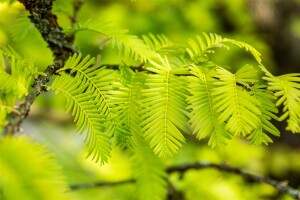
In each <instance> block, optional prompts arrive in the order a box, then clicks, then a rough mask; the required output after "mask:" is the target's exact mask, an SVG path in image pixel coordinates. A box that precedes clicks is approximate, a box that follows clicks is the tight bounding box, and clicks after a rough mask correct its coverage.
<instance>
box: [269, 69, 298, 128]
mask: <svg viewBox="0 0 300 200" xmlns="http://www.w3.org/2000/svg"><path fill="white" fill-rule="evenodd" d="M299 75H300V74H285V75H282V76H270V75H269V76H267V77H264V79H265V80H267V81H268V89H269V90H272V91H274V92H275V94H274V95H275V96H276V97H277V98H278V100H277V102H276V106H277V107H279V106H280V105H283V114H282V116H281V117H280V118H279V120H281V121H282V120H284V119H286V118H288V120H287V123H288V126H287V130H290V131H292V132H293V133H299V132H300V112H299V111H300V91H299V89H300V77H299Z"/></svg>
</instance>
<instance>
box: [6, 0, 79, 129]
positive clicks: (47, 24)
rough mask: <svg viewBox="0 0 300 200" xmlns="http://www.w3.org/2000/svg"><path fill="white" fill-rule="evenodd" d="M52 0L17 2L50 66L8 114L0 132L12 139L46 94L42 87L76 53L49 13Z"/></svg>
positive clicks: (53, 15) (44, 88)
mask: <svg viewBox="0 0 300 200" xmlns="http://www.w3.org/2000/svg"><path fill="white" fill-rule="evenodd" d="M54 1H55V0H19V2H21V3H22V4H23V5H24V6H25V8H26V10H27V11H29V13H30V15H29V18H30V20H31V22H32V23H33V24H34V25H35V27H36V28H37V29H38V30H39V32H40V33H41V35H42V37H43V39H44V40H45V41H46V42H47V44H48V47H49V48H50V49H51V51H52V53H53V56H54V62H53V64H52V65H50V66H48V67H47V69H46V70H45V71H44V73H45V74H46V75H45V76H43V75H40V76H38V77H37V78H36V79H35V81H34V83H33V84H32V87H33V89H32V91H30V93H29V94H28V95H27V96H26V98H25V101H24V102H23V103H22V104H20V105H19V106H17V108H16V111H18V112H11V113H9V114H8V116H7V119H8V124H7V125H6V127H5V128H4V131H3V134H4V135H12V134H14V133H16V132H18V131H19V129H20V128H19V127H20V125H21V124H22V122H23V121H24V119H26V117H27V116H28V114H29V111H30V107H31V105H32V103H33V102H34V101H35V99H36V98H37V97H38V96H39V95H40V94H41V93H44V92H46V91H47V90H46V83H47V82H48V81H49V79H50V77H51V76H52V75H53V74H54V73H55V72H56V70H58V69H59V68H61V67H63V65H64V63H65V62H66V61H67V59H68V58H69V56H71V55H72V54H74V53H75V52H77V50H76V48H75V46H74V45H73V43H72V42H73V40H74V39H73V37H71V38H70V37H69V36H67V35H66V34H65V33H64V32H63V29H62V28H61V27H60V25H59V24H58V22H57V17H56V15H55V14H53V13H52V6H53V2H54Z"/></svg>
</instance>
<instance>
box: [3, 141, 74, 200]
mask: <svg viewBox="0 0 300 200" xmlns="http://www.w3.org/2000/svg"><path fill="white" fill-rule="evenodd" d="M45 169H46V170H45ZM0 171H1V176H0V199H2V200H15V199H24V200H52V199H57V200H60V199H61V200H67V199H70V198H69V196H68V194H67V193H66V192H67V185H66V183H65V180H64V178H63V175H62V173H61V171H60V167H59V166H58V164H57V163H56V162H55V160H54V159H53V156H52V155H50V154H48V153H47V150H46V148H45V147H44V146H42V145H40V144H37V143H34V142H32V141H30V140H29V139H28V138H26V137H14V138H11V137H5V138H2V139H1V140H0Z"/></svg>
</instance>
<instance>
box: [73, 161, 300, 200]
mask: <svg viewBox="0 0 300 200" xmlns="http://www.w3.org/2000/svg"><path fill="white" fill-rule="evenodd" d="M206 168H214V169H217V170H219V171H223V172H229V173H232V174H236V175H239V176H241V177H243V178H244V179H246V180H249V181H253V182H256V183H266V184H268V185H271V186H273V187H274V188H276V190H277V191H278V192H279V193H285V194H287V195H289V196H291V197H293V198H294V199H296V200H300V193H299V190H297V189H295V188H293V187H290V186H289V185H288V183H287V181H284V182H280V181H276V180H273V179H270V178H267V177H263V176H258V175H254V174H251V173H248V172H246V171H244V170H242V169H240V168H237V167H232V166H229V165H226V164H216V163H209V162H197V163H193V164H182V165H178V166H171V167H169V168H167V169H166V172H167V173H168V174H171V173H174V172H179V173H181V174H184V173H185V172H186V171H188V170H191V169H194V170H201V169H206ZM133 182H135V180H133V179H129V180H124V181H120V182H113V183H110V182H100V183H89V184H78V185H72V186H70V188H71V189H72V190H75V189H76V190H78V189H87V188H93V187H103V186H116V185H121V184H127V183H133Z"/></svg>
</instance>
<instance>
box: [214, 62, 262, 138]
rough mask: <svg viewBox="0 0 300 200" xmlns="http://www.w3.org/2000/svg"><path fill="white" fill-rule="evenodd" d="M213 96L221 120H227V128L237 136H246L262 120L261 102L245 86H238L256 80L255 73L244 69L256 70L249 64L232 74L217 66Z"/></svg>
mask: <svg viewBox="0 0 300 200" xmlns="http://www.w3.org/2000/svg"><path fill="white" fill-rule="evenodd" d="M216 70H217V75H216V78H218V79H219V81H216V82H214V83H213V84H214V85H215V87H214V88H213V92H212V96H214V97H213V98H214V101H215V102H216V103H215V104H214V107H215V108H216V109H217V112H219V113H220V115H219V120H220V121H223V122H226V130H228V131H230V132H231V133H233V134H234V135H236V136H240V135H242V136H245V135H247V134H249V133H251V132H252V131H253V129H255V128H256V127H257V126H258V124H259V122H260V120H259V117H258V116H260V115H261V111H260V109H259V108H258V106H260V102H259V101H258V100H257V99H255V98H254V97H253V96H251V94H249V92H248V91H247V90H245V88H243V87H241V86H238V85H237V83H240V84H242V83H243V82H247V81H249V80H253V81H255V80H256V77H253V74H247V73H244V71H249V70H254V69H253V68H252V67H251V66H249V65H247V66H245V67H243V68H241V69H240V70H239V71H237V73H236V74H232V73H230V72H229V71H227V70H225V69H224V68H221V67H219V68H217V69H216Z"/></svg>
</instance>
